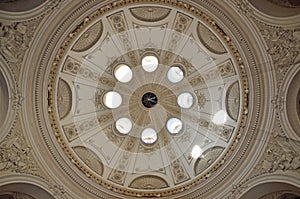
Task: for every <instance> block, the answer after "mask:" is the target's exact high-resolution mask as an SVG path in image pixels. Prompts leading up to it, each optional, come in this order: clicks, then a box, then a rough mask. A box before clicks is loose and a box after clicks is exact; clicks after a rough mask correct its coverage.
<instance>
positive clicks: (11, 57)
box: [0, 19, 41, 76]
mask: <svg viewBox="0 0 300 199" xmlns="http://www.w3.org/2000/svg"><path fill="white" fill-rule="evenodd" d="M40 21H41V19H39V20H38V19H36V20H32V21H27V22H14V23H7V24H6V23H0V46H1V47H0V54H1V55H2V56H3V58H4V59H5V60H6V62H7V63H8V64H9V66H10V67H11V68H12V70H13V71H14V73H15V74H16V75H17V76H19V75H20V74H19V73H20V68H21V65H22V62H23V59H24V56H25V53H26V52H27V50H28V49H29V47H30V44H31V40H32V38H33V35H34V32H35V30H36V28H37V26H38V25H39V23H40Z"/></svg>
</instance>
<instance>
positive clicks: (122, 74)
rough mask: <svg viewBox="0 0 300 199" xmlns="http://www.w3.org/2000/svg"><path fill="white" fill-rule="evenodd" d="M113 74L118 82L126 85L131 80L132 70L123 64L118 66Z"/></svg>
mask: <svg viewBox="0 0 300 199" xmlns="http://www.w3.org/2000/svg"><path fill="white" fill-rule="evenodd" d="M114 73H115V77H116V79H117V80H118V81H119V82H122V83H127V82H129V81H130V80H131V79H132V70H131V69H130V67H129V66H127V65H125V64H120V65H118V66H117V67H116V69H115V72H114Z"/></svg>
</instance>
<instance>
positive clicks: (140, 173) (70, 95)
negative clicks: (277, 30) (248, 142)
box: [48, 6, 247, 196]
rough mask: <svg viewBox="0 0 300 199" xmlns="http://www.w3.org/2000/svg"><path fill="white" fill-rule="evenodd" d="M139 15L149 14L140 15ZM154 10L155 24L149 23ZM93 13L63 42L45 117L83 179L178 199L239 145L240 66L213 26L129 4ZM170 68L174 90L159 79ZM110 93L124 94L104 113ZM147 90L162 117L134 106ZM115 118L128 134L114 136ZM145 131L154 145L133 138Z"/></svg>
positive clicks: (243, 83)
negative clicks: (172, 122) (125, 73)
mask: <svg viewBox="0 0 300 199" xmlns="http://www.w3.org/2000/svg"><path fill="white" fill-rule="evenodd" d="M141 10H143V12H145V13H146V14H145V15H143V16H140V15H141V13H142V12H141ZM149 12H150V13H149ZM156 12H161V16H159V17H158V18H154V17H153V13H156ZM98 15H99V13H96V14H94V16H93V15H91V16H88V17H87V18H86V19H85V22H84V23H83V25H82V26H81V27H80V28H79V29H78V30H76V31H73V32H72V33H71V34H70V35H69V37H68V38H67V39H66V43H65V46H63V47H62V51H61V53H62V54H60V55H58V56H57V58H56V59H55V60H54V61H53V65H54V66H55V67H54V68H53V69H52V70H53V72H52V73H51V74H52V75H50V77H49V78H50V82H49V86H48V90H49V100H50V101H49V102H48V103H49V104H50V106H49V109H48V111H49V115H50V118H52V121H51V123H52V126H53V127H55V128H54V129H53V130H54V131H56V133H55V134H56V135H57V136H58V137H57V138H58V140H59V142H60V143H61V144H62V148H63V149H66V150H67V151H65V152H66V154H67V155H68V156H69V158H70V159H71V160H72V162H73V163H74V164H75V165H76V166H77V168H79V169H80V170H81V171H82V172H84V173H86V175H87V176H88V177H89V178H90V179H92V180H95V181H96V182H97V183H99V184H100V185H104V186H107V187H108V189H111V188H113V189H114V190H117V192H121V193H125V194H128V195H136V194H137V195H141V196H143V195H148V196H150V195H151V196H152V195H153V194H154V193H153V192H148V191H147V190H149V189H150V190H151V189H154V188H157V186H158V185H159V184H160V185H161V188H162V189H163V191H162V192H161V193H156V194H155V195H156V196H163V195H167V194H168V193H171V192H170V191H168V190H172V192H174V193H176V192H178V191H180V189H186V186H185V185H189V183H192V182H193V184H195V182H196V181H200V180H201V178H199V177H201V176H202V177H203V176H204V175H206V176H209V175H210V172H211V171H210V169H211V168H212V166H213V165H216V163H217V162H218V161H220V159H221V157H222V156H224V155H225V151H227V150H226V148H228V147H229V146H230V145H231V144H232V143H233V141H234V140H235V142H236V141H237V137H236V136H237V134H239V133H240V132H239V128H240V127H239V125H242V124H240V122H241V120H244V119H241V115H244V114H245V113H246V112H245V110H244V109H245V105H246V103H245V102H246V101H247V99H245V95H244V94H245V93H244V90H243V89H245V87H247V80H246V77H245V74H244V71H243V67H244V66H243V65H242V61H241V58H240V57H239V56H238V53H236V50H235V47H234V46H233V45H232V43H231V42H230V39H229V38H228V36H225V35H224V33H223V31H222V30H220V28H219V27H218V26H216V25H215V22H212V21H209V20H208V22H209V23H208V22H206V23H203V22H201V21H200V20H197V19H196V18H194V17H193V15H190V14H187V13H184V12H177V11H176V10H171V9H169V8H168V7H167V8H164V7H153V6H145V7H134V6H128V7H126V8H124V9H122V11H118V10H116V11H115V12H114V11H112V12H109V13H108V14H104V15H103V16H102V17H101V18H99V17H96V16H98ZM145 17H146V18H147V20H145V19H144V18H145ZM136 18H137V19H138V20H137V19H136ZM148 18H149V20H148ZM165 18H166V19H165ZM92 19H93V20H92ZM166 20H168V21H169V23H168V24H166V23H165V22H164V21H166ZM160 21H162V22H160ZM150 22H155V23H156V26H155V27H152V26H151V25H150ZM136 24H139V25H138V27H137V26H136ZM165 24H166V25H165ZM134 27H135V28H134ZM151 32H154V33H153V36H152V35H151ZM91 33H94V34H91ZM147 35H150V37H149V36H147ZM155 35H156V36H155ZM74 46H76V47H74ZM79 47H80V48H79ZM67 49H68V50H67ZM70 49H71V50H70ZM232 51H233V52H232ZM191 53H192V54H191ZM145 56H152V57H153V56H154V57H156V58H157V60H158V63H159V64H161V66H159V67H158V69H157V70H156V71H155V69H154V72H153V71H151V72H147V70H146V69H145V68H144V69H143V67H144V65H143V64H141V63H142V61H143V59H144V57H145ZM120 64H126V65H128V66H129V67H130V68H131V70H132V73H133V76H134V79H133V80H132V81H129V82H128V83H123V82H119V81H118V79H117V76H115V71H116V68H117V67H118V66H119V65H120ZM199 64H200V65H199ZM142 65H143V67H142ZM172 65H173V66H175V65H176V66H178V68H179V70H181V71H182V73H183V74H184V75H185V79H184V80H183V81H182V82H181V83H180V82H179V83H178V84H176V83H172V82H170V81H171V80H170V79H168V78H169V77H165V75H164V74H167V73H168V70H169V67H170V66H172ZM151 70H152V69H151ZM174 81H175V80H174ZM176 81H177V80H176ZM109 91H116V92H118V93H120V94H121V96H122V102H121V103H120V104H119V105H118V106H120V108H115V109H114V108H109V107H107V105H106V103H107V102H106V101H105V100H104V97H105V96H106V94H107V93H108V92H109ZM148 91H151V92H154V93H155V95H157V97H158V99H161V101H160V102H159V104H158V105H157V106H161V108H160V109H155V108H153V109H150V108H151V107H147V108H149V109H145V107H143V106H145V105H143V104H140V100H141V99H142V97H143V95H144V94H145V93H147V92H148ZM184 91H187V92H189V93H192V95H191V97H192V98H193V99H194V100H193V101H194V102H195V103H193V104H194V105H193V104H192V105H193V106H192V107H191V108H190V107H189V106H188V108H187V110H184V109H182V108H180V106H181V105H178V104H177V101H178V100H179V99H177V98H178V96H179V94H180V93H181V92H184ZM127 105H128V106H127ZM241 106H242V107H241ZM213 107H214V108H213ZM220 109H224V110H225V111H223V112H224V113H225V112H226V111H227V112H228V111H229V110H230V114H228V117H226V118H227V119H226V121H227V122H225V121H224V123H223V120H222V121H221V123H219V122H220V121H219V122H216V123H214V122H212V117H213V116H214V114H215V113H216V112H217V111H218V110H220ZM226 109H228V110H226ZM152 110H153V113H151V111H152ZM164 110H166V113H165V112H164ZM223 112H222V111H221V112H220V114H221V115H222V114H224V113H223ZM56 113H58V115H59V117H58V118H57V119H54V118H55V117H56ZM122 116H123V117H124V116H127V117H129V118H130V119H131V120H132V123H133V127H132V132H130V133H129V135H125V134H122V133H120V132H118V129H117V126H116V120H117V119H118V118H121V117H122ZM171 117H176V118H181V120H182V121H183V122H184V128H183V130H182V132H181V133H180V134H178V135H170V133H169V132H168V130H167V129H166V126H165V125H166V122H167V120H168V118H171ZM218 117H220V116H218ZM221 117H224V116H221ZM243 117H245V115H244V116H243ZM219 120H220V119H219ZM149 126H150V127H152V128H155V129H157V128H158V129H157V131H158V138H157V139H158V140H157V141H156V142H154V143H153V144H145V143H143V142H142V140H143V139H141V138H140V136H139V135H140V134H141V132H142V130H143V129H144V128H146V127H149ZM198 142H199V143H198ZM197 143H198V144H200V145H199V146H198V144H197ZM200 147H201V148H202V149H201V148H200ZM198 148H199V149H198ZM198 150H200V155H198V156H197V154H196V155H195V154H194V153H195V151H198ZM89 153H90V154H89ZM197 153H199V152H197ZM228 153H230V150H229V152H228V151H227V152H226V154H228ZM135 154H136V155H135ZM195 156H197V157H195ZM224 159H225V158H224V157H223V160H224ZM218 165H219V166H220V165H222V163H218ZM216 168H218V166H215V167H214V169H213V170H215V169H216ZM137 182H139V183H137ZM153 183H157V184H153ZM189 186H190V185H189ZM133 190H134V191H133ZM135 190H138V191H137V192H135ZM157 194H158V195H157Z"/></svg>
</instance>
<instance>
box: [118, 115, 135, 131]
mask: <svg viewBox="0 0 300 199" xmlns="http://www.w3.org/2000/svg"><path fill="white" fill-rule="evenodd" d="M131 128H132V122H131V121H130V119H128V118H120V119H118V120H117V121H116V129H117V130H118V131H119V132H120V133H122V134H128V133H129V132H130V131H131Z"/></svg>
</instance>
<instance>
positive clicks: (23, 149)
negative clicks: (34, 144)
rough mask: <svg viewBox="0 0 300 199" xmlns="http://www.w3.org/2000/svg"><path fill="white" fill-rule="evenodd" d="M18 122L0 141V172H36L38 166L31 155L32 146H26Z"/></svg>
mask: <svg viewBox="0 0 300 199" xmlns="http://www.w3.org/2000/svg"><path fill="white" fill-rule="evenodd" d="M18 123H19V122H17V126H16V127H15V129H14V130H12V131H11V132H10V133H9V134H8V135H7V136H6V137H5V138H4V140H3V141H2V142H1V143H0V172H1V174H4V173H6V174H7V173H27V174H34V175H35V174H38V173H39V168H38V166H37V164H36V162H35V160H34V158H33V156H32V148H31V147H29V146H28V144H27V141H26V139H25V138H24V135H23V133H22V130H21V127H20V124H18Z"/></svg>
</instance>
